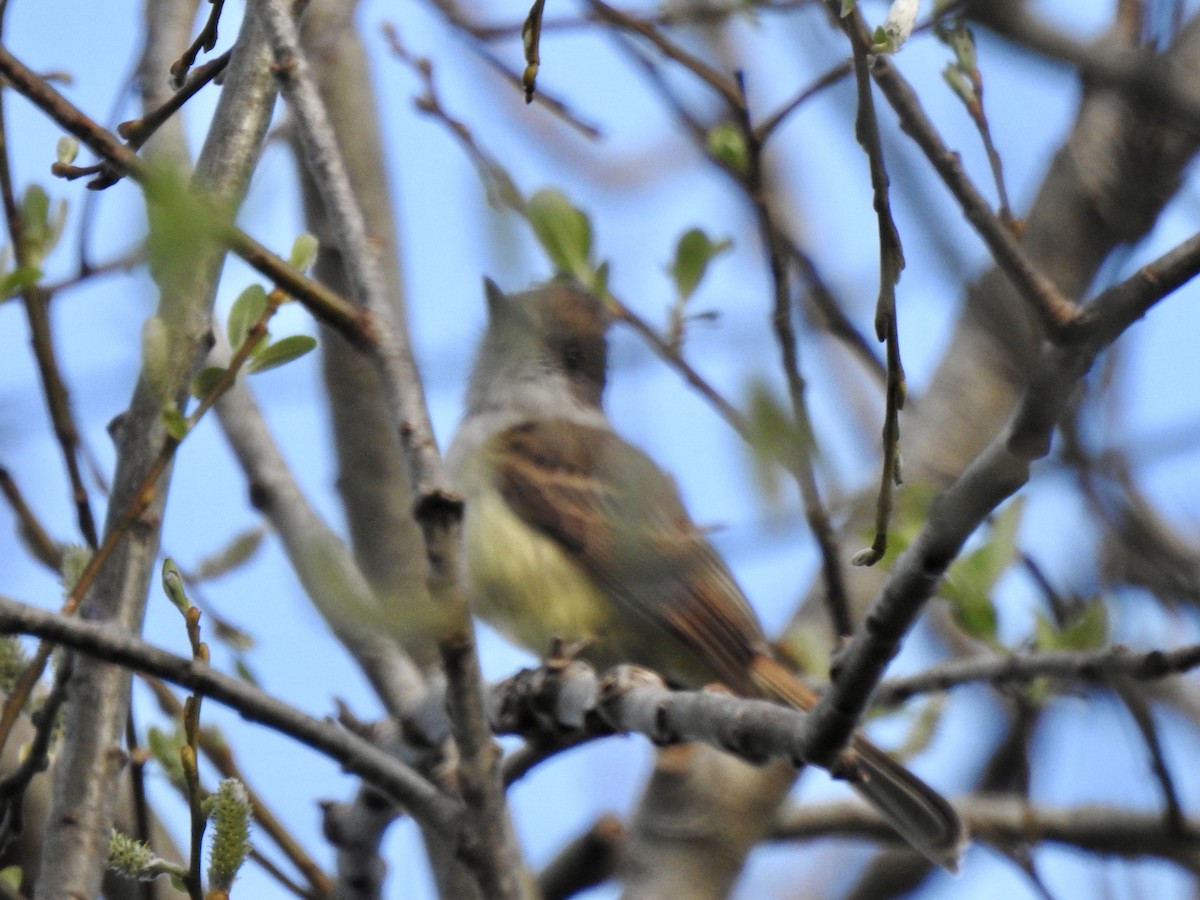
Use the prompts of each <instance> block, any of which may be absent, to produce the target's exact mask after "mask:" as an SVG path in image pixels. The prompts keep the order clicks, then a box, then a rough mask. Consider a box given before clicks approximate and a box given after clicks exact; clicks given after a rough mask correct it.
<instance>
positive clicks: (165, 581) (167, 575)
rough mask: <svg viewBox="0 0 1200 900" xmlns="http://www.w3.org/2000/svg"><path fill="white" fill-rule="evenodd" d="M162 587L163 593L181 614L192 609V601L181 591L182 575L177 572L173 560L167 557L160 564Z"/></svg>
mask: <svg viewBox="0 0 1200 900" xmlns="http://www.w3.org/2000/svg"><path fill="white" fill-rule="evenodd" d="M162 586H163V593H165V594H166V595H167V598H168V599H169V600H170V601H171V603H173V604H174V605H175V608H176V609H177V610H179V611H180V612H181V613H186V612H187V611H188V610H189V609H191V608H192V601H191V600H189V599H188V595H187V592H186V591H185V590H184V589H183V573H181V572H180V571H179V566H177V565H175V560H173V559H171V557H169V556H168V557H167V558H166V559H164V560H163V564H162Z"/></svg>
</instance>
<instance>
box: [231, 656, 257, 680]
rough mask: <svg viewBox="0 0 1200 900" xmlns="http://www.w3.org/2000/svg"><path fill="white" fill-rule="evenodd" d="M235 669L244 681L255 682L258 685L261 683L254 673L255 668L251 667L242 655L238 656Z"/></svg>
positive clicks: (234, 664) (234, 665)
mask: <svg viewBox="0 0 1200 900" xmlns="http://www.w3.org/2000/svg"><path fill="white" fill-rule="evenodd" d="M233 670H234V672H235V673H236V674H237V677H238V678H240V679H242V681H245V682H247V683H248V684H253V685H255V686H256V687H257V686H258V685H259V684H260V683H261V682H259V680H258V676H257V675H255V674H254V670H253V669H252V668H250V664H249V663H247V662H246V661H245V660H244V659H242V658H241V657H238V658H237V659H236V660H234V663H233Z"/></svg>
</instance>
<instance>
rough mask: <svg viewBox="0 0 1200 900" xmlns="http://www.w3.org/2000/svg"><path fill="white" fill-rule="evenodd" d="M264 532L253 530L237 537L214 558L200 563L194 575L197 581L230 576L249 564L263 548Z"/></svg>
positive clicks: (211, 557)
mask: <svg viewBox="0 0 1200 900" xmlns="http://www.w3.org/2000/svg"><path fill="white" fill-rule="evenodd" d="M263 537H264V532H263V530H262V529H261V528H251V529H248V530H246V531H243V532H242V533H241V534H238V535H235V536H234V538H233V540H231V541H230V542H229V543H228V544H226V545H225V546H224V547H222V548H221V549H220V550H218V551H217V552H216V553H215V554H213V555H212V556H209V557H207V558H206V559H203V560H201V561H200V563H199V565H197V566H196V571H195V573H194V579H195V581H208V580H209V579H212V578H218V577H220V576H221V575H225V574H228V573H229V572H232V571H233V570H234V569H236V568H239V567H240V566H243V565H245V564H246V563H248V562H249V561H250V560H251V559H252V558H253V557H254V554H255V553H257V552H258V548H259V547H261V546H262V542H263Z"/></svg>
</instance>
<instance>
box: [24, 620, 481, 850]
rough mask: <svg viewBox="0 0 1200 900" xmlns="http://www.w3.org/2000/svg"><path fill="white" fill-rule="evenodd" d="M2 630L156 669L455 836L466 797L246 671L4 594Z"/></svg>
mask: <svg viewBox="0 0 1200 900" xmlns="http://www.w3.org/2000/svg"><path fill="white" fill-rule="evenodd" d="M0 633H9V634H12V633H21V634H31V635H35V636H37V637H40V638H42V639H43V640H46V641H50V642H52V643H54V644H62V645H63V646H66V647H71V648H73V649H75V650H79V651H81V652H82V653H85V654H87V655H89V656H94V657H96V658H97V659H101V660H104V661H105V662H109V663H115V664H116V665H119V666H122V667H125V668H128V669H130V670H132V671H137V672H143V673H145V674H148V675H154V676H156V677H158V678H162V679H165V680H167V681H170V682H173V683H175V684H178V685H181V686H183V687H185V688H188V689H189V690H193V691H196V692H198V693H201V694H203V695H204V696H205V697H208V698H209V699H211V700H214V701H216V702H217V703H221V704H223V705H225V706H229V707H231V708H233V709H235V710H237V712H238V713H239V714H241V715H242V716H243V718H245V719H247V720H248V721H251V722H258V723H259V724H262V725H266V726H268V727H270V728H273V729H275V730H276V731H278V732H279V733H281V734H285V735H287V736H289V737H292V738H294V739H295V740H297V741H299V742H300V743H301V744H304V745H306V746H309V747H312V748H313V749H315V750H317V751H319V752H321V753H323V754H325V755H326V756H328V757H329V758H330V759H333V760H335V761H336V762H338V763H340V764H341V765H342V766H343V767H344V768H345V769H346V770H347V771H350V772H353V773H355V774H356V775H359V776H360V777H362V778H365V779H366V780H367V781H369V782H371V783H372V784H374V785H376V786H377V787H378V788H379V789H380V790H381V791H383V792H384V793H386V794H387V795H388V796H390V797H391V798H392V799H394V800H395V801H396V802H397V803H400V804H402V805H403V806H404V808H405V809H406V810H407V811H408V812H409V813H410V814H411V815H412V816H413V817H414V818H416V819H419V820H420V821H421V822H422V824H424V825H425V826H427V827H429V828H432V829H433V830H435V831H437V832H438V833H440V834H443V835H446V836H447V837H450V838H453V837H455V836H456V835H457V834H458V830H459V827H460V825H461V816H462V805H461V804H460V803H459V802H458V801H456V800H454V799H453V798H451V797H448V796H446V795H445V794H443V793H442V792H440V791H438V790H437V789H436V788H435V787H434V786H433V785H432V784H430V783H429V782H428V781H427V780H425V779H424V778H422V777H421V776H420V775H418V774H417V773H416V772H415V771H413V770H412V769H411V768H409V767H408V766H406V765H404V764H403V763H402V762H400V761H399V760H397V759H396V758H395V757H393V756H392V755H390V754H388V753H385V752H384V751H382V750H380V749H378V748H376V747H374V746H372V745H371V744H370V743H368V742H366V741H364V740H363V739H362V738H359V737H357V736H355V735H353V734H350V733H349V732H347V731H345V730H344V729H342V728H339V727H338V726H337V725H334V724H333V723H331V722H329V721H327V720H322V719H316V718H314V717H312V716H309V715H306V714H305V713H303V712H301V711H299V710H297V709H295V708H294V707H292V706H289V705H288V704H286V703H284V702H282V701H280V700H279V699H277V698H275V697H273V696H271V695H270V694H268V693H266V692H265V691H263V690H261V689H260V688H257V687H255V686H254V685H252V684H250V683H248V682H246V681H245V680H243V679H240V678H234V677H232V676H229V675H224V674H222V673H221V672H218V671H216V670H215V669H212V668H210V667H209V666H207V665H205V664H203V663H198V662H196V661H195V660H192V659H188V658H185V657H181V656H178V655H176V654H173V653H168V652H166V651H165V650H160V649H158V648H157V647H154V646H152V645H150V644H147V643H146V642H145V641H143V640H141V639H140V638H136V637H134V636H133V635H131V634H129V633H128V632H125V631H122V630H120V629H118V628H115V627H113V626H112V625H109V624H106V623H99V622H90V621H84V620H83V619H79V618H75V617H67V616H61V615H58V614H56V613H53V612H47V611H46V610H43V609H39V608H37V607H35V606H29V605H27V604H24V603H20V602H18V601H16V600H12V599H10V598H8V597H3V596H0Z"/></svg>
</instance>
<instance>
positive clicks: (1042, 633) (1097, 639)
mask: <svg viewBox="0 0 1200 900" xmlns="http://www.w3.org/2000/svg"><path fill="white" fill-rule="evenodd" d="M1107 644H1108V607H1107V606H1105V605H1104V604H1103V603H1102V602H1100V601H1099V600H1094V601H1092V602H1090V603H1085V604H1082V605H1081V606H1079V607H1078V608H1077V609H1075V610H1074V611H1073V612H1072V613H1071V615H1070V617H1069V618H1068V620H1067V622H1066V623H1065V624H1064V625H1063V627H1062V628H1059V627H1058V626H1057V625H1055V624H1054V622H1052V621H1050V619H1049V618H1047V617H1046V616H1044V615H1042V614H1041V613H1039V614H1038V616H1037V619H1036V621H1035V622H1034V646H1035V647H1036V648H1037V649H1038V650H1042V651H1049V650H1098V649H1099V648H1101V647H1104V646H1106V645H1107Z"/></svg>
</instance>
